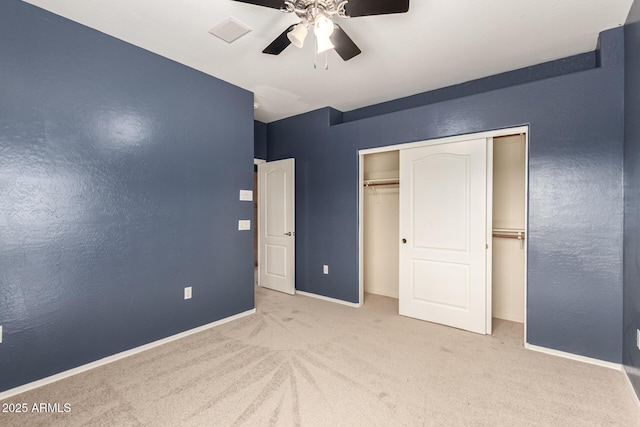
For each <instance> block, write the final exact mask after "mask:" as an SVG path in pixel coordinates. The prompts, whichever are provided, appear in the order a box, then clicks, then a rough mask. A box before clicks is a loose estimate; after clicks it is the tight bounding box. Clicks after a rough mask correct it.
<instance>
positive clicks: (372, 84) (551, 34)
mask: <svg viewBox="0 0 640 427" xmlns="http://www.w3.org/2000/svg"><path fill="white" fill-rule="evenodd" d="M26 1H27V3H31V4H34V5H36V6H39V7H41V8H43V9H46V10H49V11H51V12H53V13H56V14H58V15H62V16H64V17H66V18H69V19H72V20H74V21H77V22H80V23H82V24H84V25H87V26H89V27H91V28H95V29H97V30H99V31H101V32H103V33H106V34H109V35H111V36H114V37H116V38H119V39H121V40H124V41H127V42H129V43H131V44H134V45H136V46H139V47H142V48H144V49H147V50H149V51H151V52H155V53H157V54H159V55H162V56H165V57H167V58H170V59H173V60H175V61H177V62H180V63H182V64H185V65H187V66H189V67H192V68H195V69H197V70H200V71H202V72H205V73H207V74H210V75H212V76H215V77H218V78H220V79H222V80H225V81H227V82H230V83H233V84H235V85H237V86H240V87H243V88H245V89H247V90H250V91H252V92H254V93H255V98H256V102H258V103H259V105H260V108H259V109H258V110H257V111H256V112H255V117H256V119H257V120H260V121H263V122H271V121H274V120H278V119H281V118H285V117H289V116H293V115H296V114H300V113H303V112H306V111H311V110H315V109H317V108H321V107H326V106H331V107H334V108H337V109H338V110H341V111H349V110H353V109H356V108H359V107H364V106H367V105H371V104H376V103H379V102H383V101H388V100H391V99H396V98H400V97H403V96H407V95H412V94H416V93H420V92H425V91H428V90H432V89H437V88H441V87H445V86H449V85H453V84H457V83H463V82H466V81H469V80H473V79H477V78H481V77H486V76H489V75H493V74H497V73H501V72H505V71H510V70H515V69H518V68H522V67H526V66H529V65H534V64H539V63H541V62H546V61H550V60H553V59H558V58H563V57H566V56H570V55H575V54H578V53H583V52H588V51H592V50H594V49H595V47H596V42H597V37H598V33H599V32H600V31H602V30H605V29H609V28H613V27H616V26H619V25H622V24H624V21H625V19H626V17H627V14H628V12H629V9H630V7H631V3H632V2H633V0H484V1H480V0H412V1H411V3H410V9H409V12H408V13H406V14H398V15H383V16H370V17H360V18H353V19H341V18H335V19H336V22H338V23H339V24H340V26H341V27H342V28H343V29H344V30H345V31H346V32H347V34H349V36H350V37H351V38H352V39H353V40H354V41H355V42H356V44H357V45H358V46H359V47H360V49H362V54H360V55H359V56H356V57H355V58H353V59H352V60H350V61H348V62H344V61H342V59H341V58H340V57H339V56H338V55H337V54H336V53H335V52H334V51H330V52H329V54H328V61H329V70H327V71H325V70H324V61H325V56H324V54H323V55H319V56H318V63H319V66H318V69H314V67H313V62H314V53H313V43H309V42H307V43H306V44H305V47H304V48H302V49H297V48H295V47H294V46H289V47H288V48H287V49H286V50H285V51H284V52H283V53H281V54H280V55H279V56H273V55H265V54H263V53H261V52H262V49H264V48H265V47H266V46H267V45H268V44H269V43H271V41H272V40H273V39H274V38H276V37H277V36H278V35H279V34H280V33H281V32H282V31H284V29H285V28H287V27H288V26H289V25H291V24H293V23H296V22H298V20H297V18H296V16H295V15H294V14H286V13H282V12H280V11H278V10H275V9H270V8H265V7H259V6H254V5H250V4H246V3H240V2H235V1H232V0H179V1H176V0H91V1H87V0H55V1H52V0H26ZM229 16H232V17H234V18H235V19H237V20H238V21H240V22H242V23H244V24H246V25H248V26H249V27H250V28H252V29H253V31H252V32H250V33H249V34H247V35H245V36H243V37H241V38H240V39H238V40H237V41H235V42H234V43H232V44H227V43H226V42H224V41H222V40H220V39H218V38H217V37H214V36H212V35H211V34H209V33H208V31H209V30H210V29H211V28H213V27H214V26H216V25H217V24H219V23H220V22H221V21H223V20H225V19H226V18H228V17H229ZM34 31H37V29H34ZM310 40H312V38H310Z"/></svg>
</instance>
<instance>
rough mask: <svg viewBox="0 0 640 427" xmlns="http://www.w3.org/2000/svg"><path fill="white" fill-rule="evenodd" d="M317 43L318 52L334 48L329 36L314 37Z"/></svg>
mask: <svg viewBox="0 0 640 427" xmlns="http://www.w3.org/2000/svg"><path fill="white" fill-rule="evenodd" d="M316 41H317V45H318V53H322V52H326V51H328V50H331V49H335V46H334V45H333V43H331V39H330V38H329V37H316Z"/></svg>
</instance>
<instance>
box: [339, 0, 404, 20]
mask: <svg viewBox="0 0 640 427" xmlns="http://www.w3.org/2000/svg"><path fill="white" fill-rule="evenodd" d="M344 10H345V14H346V15H347V16H349V17H351V18H355V17H357V16H369V15H385V14H389V13H405V12H408V11H409V0H349V2H348V3H347V4H346V6H345V8H344Z"/></svg>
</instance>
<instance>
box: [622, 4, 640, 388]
mask: <svg viewBox="0 0 640 427" xmlns="http://www.w3.org/2000/svg"><path fill="white" fill-rule="evenodd" d="M624 100H625V128H624V134H625V135H624V138H625V146H624V198H625V207H624V322H623V323H624V336H623V339H624V344H623V354H622V362H623V364H624V365H625V369H626V371H627V373H628V374H629V378H630V380H631V383H632V384H633V386H634V388H635V390H636V393H637V394H638V395H639V396H640V350H638V348H637V347H636V329H638V328H640V120H639V118H640V1H639V0H636V1H634V3H633V6H632V7H631V11H630V12H629V17H628V18H627V24H626V26H625V93H624Z"/></svg>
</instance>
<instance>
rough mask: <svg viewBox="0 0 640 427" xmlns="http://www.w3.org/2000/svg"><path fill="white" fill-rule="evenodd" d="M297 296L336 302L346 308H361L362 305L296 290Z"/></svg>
mask: <svg viewBox="0 0 640 427" xmlns="http://www.w3.org/2000/svg"><path fill="white" fill-rule="evenodd" d="M296 295H302V296H305V297H311V298H317V299H321V300H324V301H329V302H334V303H336V304H342V305H346V306H349V307H355V308H360V304H358V303H355V302H348V301H342V300H341V299H336V298H329V297H325V296H322V295H318V294H312V293H311V292H305V291H299V290H296Z"/></svg>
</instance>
